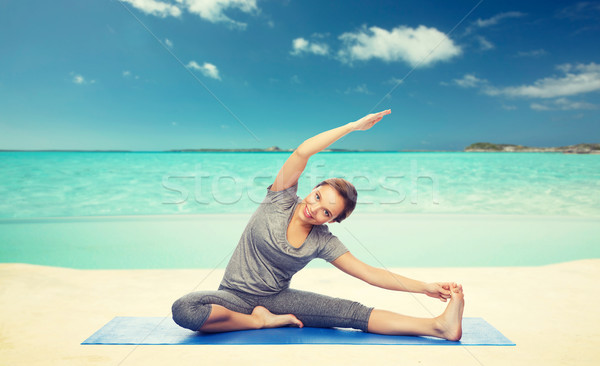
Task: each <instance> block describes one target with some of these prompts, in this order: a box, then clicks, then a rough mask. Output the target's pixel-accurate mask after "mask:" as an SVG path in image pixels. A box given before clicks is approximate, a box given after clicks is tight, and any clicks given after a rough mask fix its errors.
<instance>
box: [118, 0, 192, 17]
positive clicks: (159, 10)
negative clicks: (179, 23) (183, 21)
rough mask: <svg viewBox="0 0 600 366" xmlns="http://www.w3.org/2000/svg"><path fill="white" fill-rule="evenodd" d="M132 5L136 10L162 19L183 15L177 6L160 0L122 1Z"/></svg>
mask: <svg viewBox="0 0 600 366" xmlns="http://www.w3.org/2000/svg"><path fill="white" fill-rule="evenodd" d="M121 1H123V2H126V3H129V4H131V5H132V6H133V7H134V8H136V9H139V10H141V11H143V12H144V13H146V14H150V15H155V16H158V17H161V18H165V17H168V16H172V17H178V16H180V15H181V9H180V8H179V7H177V6H176V5H173V4H170V3H168V2H165V1H158V0H121Z"/></svg>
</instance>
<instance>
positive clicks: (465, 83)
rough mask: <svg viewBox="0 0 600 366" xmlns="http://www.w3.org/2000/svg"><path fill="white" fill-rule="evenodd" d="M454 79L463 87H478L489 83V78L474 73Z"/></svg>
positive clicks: (455, 82)
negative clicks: (480, 77) (479, 76)
mask: <svg viewBox="0 0 600 366" xmlns="http://www.w3.org/2000/svg"><path fill="white" fill-rule="evenodd" d="M452 81H453V82H454V84H456V85H458V86H460V87H461V88H476V87H478V86H481V85H483V84H486V83H487V80H485V79H479V78H478V77H477V76H475V75H473V74H465V75H464V76H463V77H462V78H461V79H454V80H452Z"/></svg>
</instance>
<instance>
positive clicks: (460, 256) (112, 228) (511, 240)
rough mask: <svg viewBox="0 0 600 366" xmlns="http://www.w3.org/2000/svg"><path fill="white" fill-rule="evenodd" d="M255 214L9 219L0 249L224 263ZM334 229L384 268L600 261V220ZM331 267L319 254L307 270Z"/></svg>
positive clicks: (14, 258) (56, 260) (511, 219)
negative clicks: (582, 260) (597, 259)
mask: <svg viewBox="0 0 600 366" xmlns="http://www.w3.org/2000/svg"><path fill="white" fill-rule="evenodd" d="M251 215H252V213H247V214H199V215H181V216H179V215H176V216H175V215H173V216H169V215H166V216H165V215H156V216H142V217H140V216H128V217H124V218H119V217H115V216H108V217H91V218H90V217H78V218H37V219H8V220H6V219H5V220H0V228H2V237H1V238H0V251H1V252H2V253H3V255H2V262H9V263H10V262H25V263H34V264H40V265H58V266H62V267H68V268H81V269H120V268H123V269H124V268H137V269H145V268H148V269H178V268H214V267H215V265H216V266H217V267H219V268H224V267H225V265H226V264H227V261H226V260H227V259H228V258H229V256H230V255H231V252H232V251H233V249H234V248H235V246H236V245H237V243H238V241H239V238H240V235H241V234H242V232H243V231H244V228H245V227H246V225H247V222H248V219H249V217H250V216H251ZM329 230H330V231H331V233H332V234H333V235H335V236H337V237H338V238H339V239H340V240H341V241H342V242H343V243H344V245H346V247H347V248H348V249H349V250H350V251H351V252H352V253H353V254H354V255H355V256H356V257H357V258H359V259H361V260H363V261H365V262H366V263H368V264H371V265H375V266H380V265H382V264H381V261H383V263H384V265H385V266H386V267H422V266H429V267H445V266H450V267H476V266H479V265H483V266H540V265H546V264H549V263H558V262H560V261H565V260H578V259H584V258H600V246H599V245H598V240H597V238H599V237H600V217H590V216H587V217H565V216H523V215H457V214H437V215H427V214H403V215H390V214H366V213H362V214H361V213H356V214H355V216H353V219H352V220H348V221H344V222H342V223H340V224H337V223H336V224H331V225H329ZM413 248H418V250H413ZM217 263H218V265H217ZM448 263H451V265H448ZM329 266H330V265H329V264H328V263H327V262H325V261H323V260H315V261H312V262H311V263H310V264H308V266H307V268H327V267H329Z"/></svg>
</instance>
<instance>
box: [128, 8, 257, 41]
mask: <svg viewBox="0 0 600 366" xmlns="http://www.w3.org/2000/svg"><path fill="white" fill-rule="evenodd" d="M121 1H123V2H127V3H129V4H131V5H132V6H133V7H134V8H136V9H139V10H141V11H142V12H144V13H146V14H150V15H155V16H158V17H161V18H165V17H168V16H172V17H179V16H181V14H182V11H183V10H187V11H188V12H190V13H192V14H196V15H198V16H200V18H202V19H204V20H207V21H209V22H212V23H219V22H222V23H228V24H230V25H232V26H235V27H238V28H242V29H243V28H246V23H242V22H238V21H236V20H233V19H231V18H230V17H228V16H227V15H225V11H226V10H230V9H235V10H237V11H242V12H244V13H257V12H258V7H257V6H256V0H174V1H173V0H121ZM169 47H170V46H169Z"/></svg>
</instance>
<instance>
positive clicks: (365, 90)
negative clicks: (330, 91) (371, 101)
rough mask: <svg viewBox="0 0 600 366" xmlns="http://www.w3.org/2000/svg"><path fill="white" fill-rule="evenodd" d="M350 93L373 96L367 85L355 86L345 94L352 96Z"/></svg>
mask: <svg viewBox="0 0 600 366" xmlns="http://www.w3.org/2000/svg"><path fill="white" fill-rule="evenodd" d="M350 93H359V94H373V93H371V92H370V91H369V89H368V88H367V85H366V84H361V85H358V86H355V87H354V88H348V89H346V91H345V92H344V94H350Z"/></svg>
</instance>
